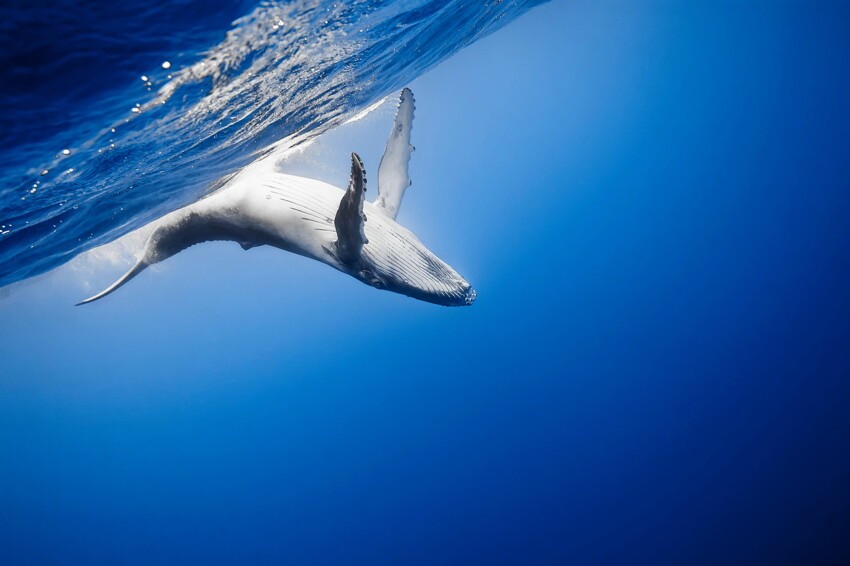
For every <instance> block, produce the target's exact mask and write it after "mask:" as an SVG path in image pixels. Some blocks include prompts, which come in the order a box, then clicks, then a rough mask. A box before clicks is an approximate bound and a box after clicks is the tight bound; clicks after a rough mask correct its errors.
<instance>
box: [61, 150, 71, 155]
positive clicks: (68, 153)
mask: <svg viewBox="0 0 850 566" xmlns="http://www.w3.org/2000/svg"><path fill="white" fill-rule="evenodd" d="M62 155H71V150H70V149H63V150H62Z"/></svg>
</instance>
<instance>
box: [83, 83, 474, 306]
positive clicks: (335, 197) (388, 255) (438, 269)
mask: <svg viewBox="0 0 850 566" xmlns="http://www.w3.org/2000/svg"><path fill="white" fill-rule="evenodd" d="M413 110H414V100H413V93H412V92H411V91H410V90H409V89H404V90H403V91H402V93H401V98H400V102H399V106H398V110H397V112H396V116H395V121H394V123H393V129H392V132H391V133H390V137H389V139H388V140H387V147H386V150H385V152H384V155H383V157H382V159H381V164H380V166H379V169H378V197H377V198H376V199H375V202H374V203H370V202H367V201H366V197H365V195H366V170H365V167H364V166H363V161H362V160H361V159H360V157H359V156H358V155H357V154H356V153H352V154H351V176H350V180H349V183H348V188H347V189H346V190H342V189H340V188H338V187H335V186H333V185H331V184H328V183H325V182H322V181H318V180H316V179H310V178H307V177H299V176H295V175H287V174H283V173H279V172H276V171H272V170H265V169H261V170H259V171H257V170H252V169H251V168H247V169H245V170H243V172H241V173H240V174H238V175H236V176H235V177H234V178H233V179H231V180H230V181H229V182H228V183H227V184H226V185H224V187H222V188H221V189H220V190H218V191H217V192H215V193H213V194H211V195H210V196H208V197H206V198H204V199H201V200H199V201H198V202H196V203H194V204H191V205H189V206H186V207H184V208H182V209H179V210H176V211H174V212H172V213H170V214H168V215H166V216H164V217H163V218H161V219H160V220H158V221H156V224H157V226H156V228H155V229H154V231H153V232H152V234H151V236H150V238H149V239H148V241H147V243H146V244H145V248H144V252H143V253H142V256H141V258H140V259H139V261H138V262H137V263H136V264H135V265H134V266H133V267H132V268H131V269H130V270H129V271H127V273H125V274H124V275H123V276H122V277H121V278H120V279H118V280H117V281H116V282H115V283H113V284H112V285H110V286H109V287H107V288H106V289H104V290H103V291H101V292H100V293H98V294H96V295H94V296H92V297H90V298H88V299H86V300H84V301H81V302H80V303H78V304H86V303H90V302H92V301H96V300H98V299H101V298H103V297H105V296H106V295H108V294H110V293H112V292H113V291H115V290H116V289H118V288H119V287H121V286H122V285H124V284H125V283H126V282H127V281H129V280H130V279H132V278H133V277H135V276H136V275H138V274H139V273H141V272H142V271H143V270H144V269H145V268H147V267H148V266H151V265H154V264H156V263H159V262H161V261H164V260H166V259H168V258H169V257H171V256H173V255H175V254H177V253H179V252H181V251H183V250H185V249H186V248H188V247H190V246H194V245H195V244H199V243H202V242H209V241H215V240H227V241H233V242H237V243H238V244H239V245H240V246H242V248H244V249H246V250H247V249H250V248H253V247H256V246H274V247H276V248H279V249H282V250H285V251H288V252H292V253H296V254H299V255H303V256H306V257H309V258H312V259H315V260H317V261H321V262H322V263H325V264H327V265H330V266H331V267H334V268H335V269H338V270H339V271H342V272H343V273H347V274H349V275H351V276H352V277H355V278H356V279H358V280H360V281H362V282H363V283H366V284H367V285H371V286H372V287H376V288H378V289H385V290H388V291H393V292H395V293H401V294H403V295H408V296H410V297H413V298H416V299H419V300H422V301H427V302H430V303H435V304H439V305H445V306H463V305H471V304H472V302H473V301H474V300H475V295H476V293H475V291H474V290H473V289H472V287H471V286H470V284H469V283H467V281H466V280H465V279H464V278H463V277H461V276H460V275H459V274H458V273H457V272H456V271H455V270H454V269H452V268H451V267H450V266H449V265H448V264H446V263H445V262H444V261H442V260H441V259H440V258H438V257H437V256H436V255H435V254H434V253H433V252H431V251H430V250H429V249H428V248H426V247H425V246H424V245H423V244H422V242H420V241H419V239H418V238H417V237H416V236H415V235H414V234H413V233H412V232H411V231H410V230H408V229H407V228H405V227H403V226H401V225H400V224H398V223H397V222H396V216H397V215H398V211H399V208H400V206H401V200H402V197H403V196H404V192H405V190H406V189H407V188H408V186H410V184H411V183H410V179H409V176H408V164H409V161H410V155H411V152H412V151H413V146H411V145H410V130H411V127H412V125H413Z"/></svg>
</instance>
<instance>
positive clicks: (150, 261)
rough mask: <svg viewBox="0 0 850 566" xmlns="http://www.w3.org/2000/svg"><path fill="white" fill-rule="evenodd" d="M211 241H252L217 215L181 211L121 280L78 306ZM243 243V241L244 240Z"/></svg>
mask: <svg viewBox="0 0 850 566" xmlns="http://www.w3.org/2000/svg"><path fill="white" fill-rule="evenodd" d="M210 240H235V241H239V242H240V243H241V244H242V247H243V248H245V249H247V248H249V247H252V246H254V245H258V244H256V243H253V242H248V241H241V240H240V239H239V235H238V234H233V233H231V231H230V230H229V229H228V226H227V224H226V222H224V223H223V222H221V221H219V220H218V219H216V218H215V217H214V216H210V215H208V214H199V213H198V212H196V211H195V210H193V209H192V208H188V209H183V210H178V211H177V212H174V213H172V214H171V215H170V216H169V217H166V219H165V221H163V222H162V224H160V225H159V226H158V227H157V228H156V229H155V230H154V231H153V233H152V234H151V236H150V238H148V241H147V243H146V244H145V252H144V254H142V258H141V259H140V260H139V261H138V262H137V263H136V265H134V266H133V267H132V268H130V270H129V271H128V272H127V273H125V274H124V275H123V276H122V277H121V278H120V279H118V281H116V282H115V283H113V284H112V285H110V286H109V287H107V288H106V289H104V290H103V291H101V292H100V293H98V294H97V295H94V296H92V297H89V298H88V299H86V300H84V301H80V302H79V303H77V305H85V304H86V303H91V302H92V301H96V300H98V299H101V298H103V297H105V296H106V295H108V294H110V293H112V292H113V291H115V290H116V289H117V288H118V287H120V286H122V285H123V284H124V283H126V282H127V281H129V280H130V279H132V278H133V277H135V276H136V275H138V274H139V273H141V272H142V271H144V269H145V268H146V267H150V266H151V265H154V264H157V263H159V262H161V261H164V260H166V259H168V258H170V257H171V256H173V255H175V254H177V253H180V252H181V251H183V250H185V249H186V248H188V247H190V246H193V245H195V244H199V243H201V242H207V241H210ZM242 240H244V238H243V239H242Z"/></svg>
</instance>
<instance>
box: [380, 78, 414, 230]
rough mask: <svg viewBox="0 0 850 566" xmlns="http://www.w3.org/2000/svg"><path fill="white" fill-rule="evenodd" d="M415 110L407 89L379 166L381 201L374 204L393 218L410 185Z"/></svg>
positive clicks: (402, 96) (411, 94) (403, 92)
mask: <svg viewBox="0 0 850 566" xmlns="http://www.w3.org/2000/svg"><path fill="white" fill-rule="evenodd" d="M413 110H414V100H413V93H412V92H411V91H410V89H409V88H405V89H404V90H402V91H401V99H400V100H399V103H398V110H397V111H396V115H395V121H394V122H393V129H392V132H390V137H389V139H388V140H387V149H386V150H385V151H384V156H383V157H382V158H381V164H380V166H379V167H378V198H377V199H376V200H375V203H374V204H375V206H377V207H378V209H379V210H381V211H382V212H383V213H384V214H385V215H386V216H388V217H390V218H392V219H395V217H396V216H397V215H398V211H399V208H400V207H401V199H402V198H403V197H404V191H406V190H407V187H409V186H410V175H409V172H408V164H409V163H410V154H411V153H412V152H413V146H412V145H410V129H411V128H412V127H413Z"/></svg>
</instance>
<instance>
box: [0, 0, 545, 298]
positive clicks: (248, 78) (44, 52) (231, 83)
mask: <svg viewBox="0 0 850 566" xmlns="http://www.w3.org/2000/svg"><path fill="white" fill-rule="evenodd" d="M541 1H542V0H529V1H499V0H492V1H489V2H482V3H474V4H473V3H469V2H464V1H461V0H455V1H448V2H446V1H436V0H435V1H422V0H420V1H391V0H369V1H355V2H345V3H344V2H330V1H327V0H303V1H299V2H262V3H260V4H257V5H247V4H245V3H239V2H236V3H233V2H212V3H210V2H207V1H204V2H180V3H174V5H173V6H169V7H161V8H156V9H153V8H150V7H149V6H142V5H141V4H138V5H137V4H136V3H135V2H130V3H124V4H123V5H122V7H121V8H120V9H118V8H115V10H116V11H117V12H116V13H108V14H103V13H100V12H99V11H98V10H95V9H93V8H91V7H89V8H88V9H85V8H79V7H75V8H74V9H73V10H74V11H73V12H70V13H69V10H70V9H69V8H68V7H67V6H64V5H59V6H53V5H49V6H48V7H42V8H38V9H37V10H39V13H37V14H33V12H32V9H31V8H26V7H24V6H23V4H21V5H20V6H14V5H4V6H3V8H2V11H0V21H2V22H4V23H2V24H0V26H2V29H0V31H2V32H3V33H2V34H0V35H3V36H4V37H5V38H7V39H4V40H3V41H4V42H7V43H8V44H2V42H0V52H3V53H5V55H4V59H2V60H0V66H3V64H4V63H5V64H6V65H5V67H4V69H5V70H4V71H2V73H3V76H0V78H2V79H3V84H8V85H10V86H9V87H4V88H3V89H2V93H0V115H2V116H3V118H2V119H0V127H2V134H0V151H2V161H0V163H2V164H3V165H2V170H0V210H2V212H0V286H3V285H7V284H10V283H13V282H15V281H19V280H21V279H24V278H27V277H31V276H33V275H37V274H39V273H43V272H45V271H47V270H49V269H52V268H54V267H57V266H58V265H60V264H62V263H65V262H66V261H68V260H70V259H72V258H73V257H74V256H76V255H78V254H80V253H82V252H84V251H86V250H88V249H90V248H92V247H95V246H99V245H101V244H104V243H106V242H109V241H111V240H114V239H115V238H117V237H119V236H121V235H123V234H126V233H127V232H130V231H131V230H133V229H135V228H138V227H139V226H141V225H143V224H145V223H147V222H149V221H150V220H153V219H154V218H157V217H159V216H162V215H163V214H165V213H167V212H170V211H172V210H175V209H177V208H179V207H181V206H184V205H186V204H188V203H189V202H192V201H194V200H197V199H198V198H200V197H201V196H204V195H205V194H208V193H209V192H211V191H213V190H215V189H216V188H218V187H220V186H221V184H222V183H223V182H225V181H226V180H227V179H228V178H229V177H230V176H231V175H232V174H233V173H234V172H236V171H238V170H239V169H240V168H242V167H244V166H245V165H247V164H249V163H250V162H252V161H254V160H256V159H258V158H260V157H262V156H264V155H267V154H268V153H269V152H271V151H273V150H275V149H276V148H280V147H282V146H285V147H294V146H297V145H298V144H301V143H303V142H304V141H306V140H309V139H312V138H313V137H315V136H317V135H319V134H321V133H323V132H325V131H327V130H328V129H329V128H332V127H334V126H336V125H338V124H340V123H342V122H343V121H345V120H346V119H347V118H349V117H351V116H353V115H354V114H356V113H357V112H360V111H362V110H363V109H365V108H367V107H368V106H369V105H371V104H373V103H375V102H376V101H378V100H380V99H382V98H383V97H385V96H386V95H387V94H388V93H390V92H392V91H394V90H397V89H399V88H401V87H402V86H404V85H406V84H407V83H409V82H410V81H412V80H413V79H415V78H416V77H417V76H419V75H421V74H422V73H423V72H425V71H427V70H428V69H429V68H431V67H433V66H434V65H436V64H438V63H439V62H440V61H443V60H444V59H446V58H447V57H449V56H451V55H452V54H454V53H455V52H456V51H458V50H459V49H461V48H463V47H465V46H467V45H469V44H470V43H472V42H474V41H475V40H477V39H479V38H481V37H482V36H484V35H486V34H488V33H491V32H492V31H494V30H496V29H498V28H499V27H501V26H503V25H505V24H506V23H508V22H510V21H511V20H512V19H514V18H516V17H517V16H519V15H520V14H522V13H523V12H525V11H526V10H528V9H530V8H531V7H533V6H534V5H536V4H539V3H541ZM13 4H14V3H13ZM84 6H85V3H84ZM134 8H137V10H135V11H134ZM45 10H47V12H48V13H47V14H45V13H44V11H45ZM234 12H235V13H244V14H245V15H241V16H240V17H238V18H237V19H236V20H235V21H233V22H232V24H230V25H229V26H226V25H225V24H224V23H223V21H225V20H226V21H230V19H229V18H230V14H232V13H234ZM60 14H61V17H59V15H60ZM49 16H56V17H57V18H59V19H58V20H54V22H58V23H56V24H55V25H58V26H59V28H60V29H59V30H58V33H55V34H51V35H50V38H52V39H50V40H47V42H46V43H42V44H38V43H36V45H35V48H34V49H35V52H34V53H33V52H31V51H32V49H33V47H32V44H31V43H28V44H26V43H25V44H22V43H21V42H19V41H17V39H20V38H21V37H23V36H26V35H27V34H28V33H29V32H30V31H31V29H30V28H29V25H28V24H27V22H28V21H29V19H33V18H36V17H38V18H44V17H49ZM62 18H65V19H62ZM66 20H67V21H66ZM92 30H96V31H92ZM104 30H106V31H104ZM216 36H218V39H219V40H220V39H221V38H222V37H223V40H220V41H219V42H218V43H213V41H214V40H213V38H215V37H216ZM39 37H43V36H39ZM20 45H28V46H29V47H28V49H29V50H30V51H24V52H22V51H21V48H20V47H16V46H20ZM208 45H212V47H207V46H208ZM91 61H96V62H100V64H102V65H106V66H107V67H108V68H109V69H111V70H112V71H113V73H112V75H110V76H107V77H104V76H103V73H104V72H105V71H104V69H103V68H102V67H99V68H98V69H92V68H90V67H85V68H84V65H86V64H87V62H88V64H89V65H90V63H91ZM153 62H155V64H154V63H153ZM33 69H35V70H36V71H37V72H35V75H33V73H34V71H33ZM113 75H114V78H113ZM45 157H46V159H45Z"/></svg>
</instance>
